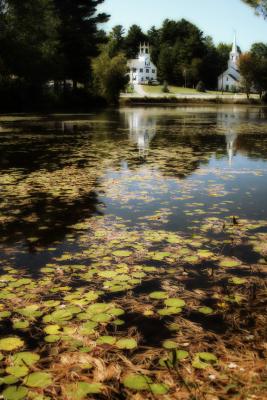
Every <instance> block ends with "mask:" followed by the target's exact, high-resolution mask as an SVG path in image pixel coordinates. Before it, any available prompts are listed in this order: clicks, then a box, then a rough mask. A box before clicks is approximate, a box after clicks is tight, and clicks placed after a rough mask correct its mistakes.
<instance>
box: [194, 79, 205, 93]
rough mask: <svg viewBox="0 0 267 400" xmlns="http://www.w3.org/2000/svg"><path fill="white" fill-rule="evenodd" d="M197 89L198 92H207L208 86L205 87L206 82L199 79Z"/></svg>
mask: <svg viewBox="0 0 267 400" xmlns="http://www.w3.org/2000/svg"><path fill="white" fill-rule="evenodd" d="M196 90H197V91H198V92H206V88H205V85H204V82H202V81H199V82H198V84H197V86H196Z"/></svg>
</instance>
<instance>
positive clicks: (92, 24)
mask: <svg viewBox="0 0 267 400" xmlns="http://www.w3.org/2000/svg"><path fill="white" fill-rule="evenodd" d="M103 2H104V0H23V1H22V0H0V99H1V100H0V112H3V111H5V110H12V111H27V110H38V109H40V110H45V109H47V110H56V109H57V110H58V109H62V110H68V109H70V110H74V109H79V110H82V109H86V108H90V107H92V106H97V105H103V104H105V102H111V103H115V102H116V101H117V100H118V96H119V92H120V90H121V89H123V88H124V87H125V86H126V84H127V79H126V78H125V76H126V73H127V59H129V58H134V57H136V56H137V54H138V50H139V45H140V43H143V42H147V43H150V45H151V55H152V60H153V61H154V63H155V64H156V65H157V67H158V73H159V79H160V81H162V82H163V81H167V82H168V83H169V84H175V85H180V86H183V85H185V84H186V85H187V86H189V87H194V86H196V85H197V83H198V82H200V81H202V82H203V84H204V86H205V87H206V88H208V89H216V87H217V78H218V76H219V75H220V74H221V72H222V71H224V70H225V69H226V68H227V62H228V58H229V52H230V50H231V44H225V43H221V44H219V45H218V46H215V45H214V43H213V40H212V38H211V37H209V36H205V35H204V34H203V32H202V31H201V30H200V29H199V28H198V27H197V26H195V25H194V24H192V23H190V22H189V21H187V20H185V19H182V20H180V21H173V20H168V19H167V20H165V21H164V22H163V24H162V26H161V27H159V28H156V27H154V26H153V27H152V28H151V29H149V30H148V32H143V31H142V29H141V28H140V27H139V26H138V25H133V26H131V27H130V28H129V30H128V31H127V32H126V31H125V29H124V28H123V26H121V25H118V26H115V27H114V28H113V29H112V30H111V32H108V33H107V32H105V31H104V30H103V29H102V28H103V25H102V24H103V23H105V22H107V21H108V19H109V16H108V15H106V14H104V13H98V12H97V8H98V6H99V5H100V4H101V3H103ZM257 46H258V47H257ZM259 46H260V48H261V50H262V49H263V51H265V50H264V48H265V47H266V46H265V45H264V44H257V45H256V48H259ZM264 46H265V47H264ZM254 48H255V46H254ZM264 57H265V56H264ZM256 75H258V70H257V72H256V73H255V74H254V76H256Z"/></svg>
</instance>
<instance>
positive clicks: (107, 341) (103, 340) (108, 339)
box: [96, 336, 116, 345]
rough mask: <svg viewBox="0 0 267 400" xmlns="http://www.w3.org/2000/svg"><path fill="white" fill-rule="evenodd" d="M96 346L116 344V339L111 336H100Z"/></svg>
mask: <svg viewBox="0 0 267 400" xmlns="http://www.w3.org/2000/svg"><path fill="white" fill-rule="evenodd" d="M96 343H97V344H109V345H113V344H115V343H116V338H115V337H113V336H100V337H99V338H98V339H97V341H96Z"/></svg>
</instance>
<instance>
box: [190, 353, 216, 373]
mask: <svg viewBox="0 0 267 400" xmlns="http://www.w3.org/2000/svg"><path fill="white" fill-rule="evenodd" d="M217 362H218V359H217V357H216V356H215V355H214V354H212V353H206V352H202V353H197V354H196V355H195V358H194V360H193V362H192V366H193V367H194V368H197V369H206V368H208V367H209V366H210V365H214V364H217Z"/></svg>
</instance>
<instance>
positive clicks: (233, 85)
mask: <svg viewBox="0 0 267 400" xmlns="http://www.w3.org/2000/svg"><path fill="white" fill-rule="evenodd" d="M240 55H241V51H240V49H239V47H238V46H237V43H236V36H235V38H234V42H233V47H232V51H231V53H230V58H229V61H228V69H227V70H226V71H224V72H223V73H222V74H221V75H220V76H219V77H218V90H223V91H226V92H236V91H239V90H240V86H241V75H240V72H239V65H238V64H239V59H240Z"/></svg>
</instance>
